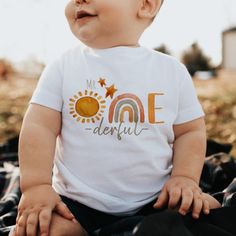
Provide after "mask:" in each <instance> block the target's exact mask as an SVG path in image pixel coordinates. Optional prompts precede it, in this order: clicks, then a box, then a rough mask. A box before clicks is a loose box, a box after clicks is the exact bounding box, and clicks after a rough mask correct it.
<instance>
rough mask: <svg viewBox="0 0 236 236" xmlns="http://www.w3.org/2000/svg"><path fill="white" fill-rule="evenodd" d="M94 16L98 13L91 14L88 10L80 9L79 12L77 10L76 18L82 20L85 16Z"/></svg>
mask: <svg viewBox="0 0 236 236" xmlns="http://www.w3.org/2000/svg"><path fill="white" fill-rule="evenodd" d="M94 16H96V15H94V14H91V13H89V12H86V11H78V12H76V16H75V18H76V20H80V19H82V18H85V17H94Z"/></svg>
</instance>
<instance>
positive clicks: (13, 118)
mask: <svg viewBox="0 0 236 236" xmlns="http://www.w3.org/2000/svg"><path fill="white" fill-rule="evenodd" d="M36 83H37V80H36V79H35V78H27V79H25V78H24V76H23V77H22V76H21V77H20V76H16V75H15V76H12V77H11V78H10V79H9V80H8V81H1V80H0V101H1V102H0V103H1V105H0V142H4V141H5V140H7V139H8V138H9V137H12V136H14V135H16V134H18V133H19V131H20V128H21V123H22V119H23V116H24V113H25V110H26V108H27V105H28V102H29V99H30V97H31V95H32V92H33V89H34V88H35V86H36ZM194 84H195V86H196V89H197V92H198V95H199V98H200V101H201V103H202V105H203V109H204V111H205V113H206V125H207V134H208V138H213V139H215V140H217V141H219V142H223V143H232V144H233V145H234V148H233V151H232V155H233V156H236V122H235V119H236V73H226V72H223V71H222V72H220V73H219V76H218V77H216V78H214V79H211V80H207V81H202V80H199V79H197V78H194Z"/></svg>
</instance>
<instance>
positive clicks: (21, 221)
mask: <svg viewBox="0 0 236 236" xmlns="http://www.w3.org/2000/svg"><path fill="white" fill-rule="evenodd" d="M26 222H27V214H22V215H20V216H19V218H18V221H17V226H16V235H17V236H25V234H26Z"/></svg>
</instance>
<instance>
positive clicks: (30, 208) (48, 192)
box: [15, 184, 74, 236]
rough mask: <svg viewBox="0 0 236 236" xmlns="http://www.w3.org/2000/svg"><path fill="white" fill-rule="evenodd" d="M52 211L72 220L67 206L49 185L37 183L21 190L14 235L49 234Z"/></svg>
mask: <svg viewBox="0 0 236 236" xmlns="http://www.w3.org/2000/svg"><path fill="white" fill-rule="evenodd" d="M52 211H56V212H57V213H58V214H60V215H61V216H63V217H65V218H66V219H68V220H74V216H73V215H72V214H71V212H70V211H69V209H68V208H67V206H66V205H65V204H64V203H63V202H62V201H61V198H60V196H59V195H58V194H57V193H56V192H55V191H54V189H53V188H52V186H51V185H47V184H45V185H37V186H34V187H31V188H29V189H27V190H26V191H25V192H23V194H22V197H21V200H20V203H19V206H18V215H17V218H16V228H15V235H16V236H24V235H38V234H37V230H39V231H40V235H43V236H47V235H49V225H50V222H51V216H52Z"/></svg>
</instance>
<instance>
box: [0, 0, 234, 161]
mask: <svg viewBox="0 0 236 236" xmlns="http://www.w3.org/2000/svg"><path fill="white" fill-rule="evenodd" d="M67 2H68V0H20V1H19V0H0V143H3V142H5V141H6V140H7V139H9V138H11V137H14V136H17V135H18V134H19V131H20V128H21V123H22V119H23V116H24V113H25V110H26V108H27V106H28V102H29V99H30V97H31V95H32V92H33V90H34V88H35V86H36V84H37V81H38V78H39V76H40V74H41V72H42V70H43V68H44V67H45V65H46V64H47V63H49V62H50V61H51V60H53V59H55V58H56V57H58V56H59V55H61V54H62V53H63V52H64V51H66V50H67V49H69V48H71V47H73V46H75V45H76V44H79V43H80V42H78V40H77V39H75V38H74V36H73V35H72V34H71V32H70V30H69V27H68V25H67V22H66V19H65V17H64V7H65V5H66V3H67ZM235 11H236V1H235V0H198V1H196V0H175V1H173V0H165V3H164V5H163V7H162V9H161V11H160V13H159V15H158V17H157V18H156V19H155V21H154V23H153V24H152V26H151V27H150V28H148V29H147V30H146V32H145V33H144V35H143V36H142V38H141V40H140V44H141V45H143V46H146V47H148V48H153V49H155V50H157V51H161V52H163V53H166V54H170V55H172V56H174V57H176V58H178V60H180V61H182V62H183V63H184V64H185V65H186V67H187V69H188V70H189V72H190V74H191V75H192V78H193V81H194V85H195V87H196V90H197V93H198V96H199V99H200V101H201V104H202V106H203V109H204V111H205V113H206V124H207V135H208V138H209V139H213V140H216V141H217V142H220V143H226V144H228V143H229V144H232V145H233V149H232V155H233V156H236V122H235V119H236V14H235Z"/></svg>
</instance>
